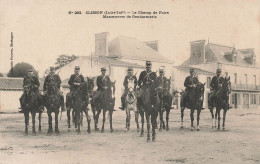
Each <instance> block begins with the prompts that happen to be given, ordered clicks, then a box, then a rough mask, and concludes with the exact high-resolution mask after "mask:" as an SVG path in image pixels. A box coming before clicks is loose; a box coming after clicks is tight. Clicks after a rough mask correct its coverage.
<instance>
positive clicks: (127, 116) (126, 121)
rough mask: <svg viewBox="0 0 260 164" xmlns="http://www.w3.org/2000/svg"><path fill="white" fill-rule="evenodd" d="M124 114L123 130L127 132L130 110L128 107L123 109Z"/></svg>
mask: <svg viewBox="0 0 260 164" xmlns="http://www.w3.org/2000/svg"><path fill="white" fill-rule="evenodd" d="M125 113H126V120H125V130H129V122H130V109H129V108H128V107H126V108H125Z"/></svg>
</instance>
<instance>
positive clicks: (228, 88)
mask: <svg viewBox="0 0 260 164" xmlns="http://www.w3.org/2000/svg"><path fill="white" fill-rule="evenodd" d="M221 89H222V92H225V93H227V94H230V92H231V82H230V76H229V77H228V78H226V77H225V79H224V81H223V83H222V88H221Z"/></svg>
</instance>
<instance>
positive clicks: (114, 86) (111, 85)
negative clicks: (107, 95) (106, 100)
mask: <svg viewBox="0 0 260 164" xmlns="http://www.w3.org/2000/svg"><path fill="white" fill-rule="evenodd" d="M110 88H111V90H112V94H113V97H114V96H115V91H116V80H115V81H114V82H111V83H110Z"/></svg>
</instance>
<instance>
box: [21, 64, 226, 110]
mask: <svg viewBox="0 0 260 164" xmlns="http://www.w3.org/2000/svg"><path fill="white" fill-rule="evenodd" d="M151 68H152V63H151V61H146V70H144V71H142V72H141V73H140V76H139V79H138V80H137V78H136V76H135V75H134V74H133V68H131V67H129V68H128V70H127V72H128V74H127V75H126V76H125V79H124V83H123V85H124V87H125V90H124V93H123V94H122V96H121V107H120V109H124V108H125V101H124V100H125V96H126V94H127V86H128V80H129V79H134V84H135V89H136V88H137V87H138V88H140V92H139V93H138V95H137V98H138V99H139V102H142V101H141V98H142V96H143V94H144V91H145V89H146V88H147V87H150V86H151V84H154V87H151V89H155V90H151V93H152V97H156V94H157V93H156V88H158V87H159V86H162V87H164V86H165V82H166V77H165V76H164V74H165V72H164V71H165V70H164V69H163V68H160V69H159V76H158V77H157V75H156V72H153V71H152V70H151ZM79 72H80V67H79V66H76V67H75V70H74V74H72V75H71V76H70V79H69V81H68V84H69V85H70V93H69V94H68V95H67V96H68V97H70V96H72V95H73V93H74V92H75V91H76V90H77V89H78V87H79V86H80V84H82V83H84V82H85V80H84V77H83V76H82V75H81V74H80V73H79ZM216 73H217V75H216V76H214V77H213V78H212V81H211V83H210V87H211V94H210V98H209V107H212V106H213V104H212V98H214V96H215V94H216V92H217V90H218V86H219V84H221V83H222V82H223V81H224V78H223V77H222V76H220V74H221V70H220V69H217V72H216ZM51 82H55V83H56V86H57V88H58V94H59V96H60V103H61V108H62V110H63V111H64V110H65V105H64V96H63V94H62V92H61V91H60V85H61V79H60V76H59V75H58V74H55V68H54V67H50V73H49V74H48V75H47V76H46V78H45V81H44V86H43V90H44V95H46V92H47V86H48V84H50V83H51ZM110 83H111V80H110V78H109V76H107V75H106V68H104V67H103V68H101V75H100V76H98V77H97V87H98V89H97V91H98V92H97V93H98V95H97V97H98V96H99V94H100V93H102V91H104V90H106V89H107V88H108V87H109V84H110ZM198 83H199V80H198V78H197V77H195V72H194V69H192V68H191V69H190V76H188V77H186V79H185V81H184V86H185V87H186V90H185V92H184V94H183V96H182V100H181V103H183V102H184V101H185V100H187V97H188V95H189V93H190V91H191V90H192V89H193V88H194V87H196V86H197V84H198ZM28 84H29V85H30V86H32V91H33V92H35V93H36V95H37V97H39V95H40V94H39V89H38V88H39V86H40V83H39V79H38V77H37V76H35V75H33V70H32V68H29V70H28V75H27V76H26V77H24V81H23V86H25V85H28ZM23 96H24V95H22V97H23ZM22 97H21V98H22ZM21 98H20V100H21ZM68 99H69V98H68ZM68 99H67V100H68ZM152 102H156V101H152ZM40 104H41V105H42V104H43V103H40ZM152 105H154V104H152ZM42 109H43V108H42Z"/></svg>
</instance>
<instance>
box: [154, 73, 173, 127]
mask: <svg viewBox="0 0 260 164" xmlns="http://www.w3.org/2000/svg"><path fill="white" fill-rule="evenodd" d="M170 88H171V77H170V78H169V79H167V78H166V82H165V86H159V87H158V88H157V90H158V94H159V98H160V100H161V101H160V106H159V114H160V128H159V130H160V131H161V130H162V129H165V122H164V120H163V113H164V111H166V131H168V130H169V124H168V122H169V113H170V110H171V109H172V107H171V105H172V95H171V94H170Z"/></svg>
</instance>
